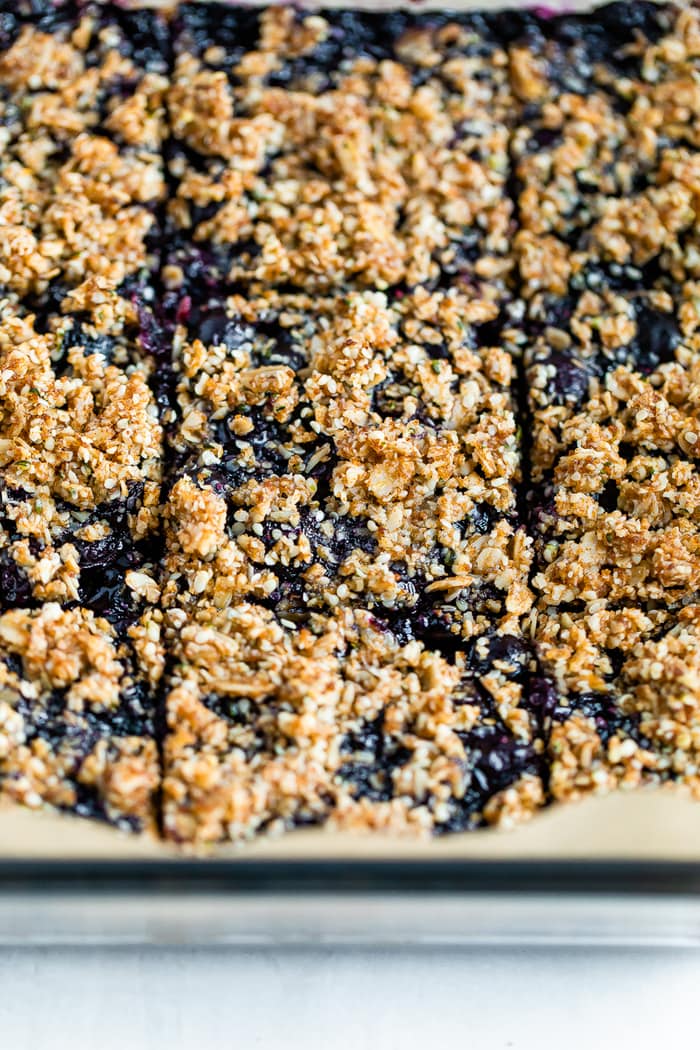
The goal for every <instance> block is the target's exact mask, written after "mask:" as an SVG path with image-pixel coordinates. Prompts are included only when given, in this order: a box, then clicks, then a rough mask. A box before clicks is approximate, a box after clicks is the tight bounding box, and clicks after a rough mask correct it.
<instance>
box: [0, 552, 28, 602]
mask: <svg viewBox="0 0 700 1050" xmlns="http://www.w3.org/2000/svg"><path fill="white" fill-rule="evenodd" d="M33 604H34V600H33V598H32V585H31V583H30V582H29V580H28V579H27V576H26V574H25V573H24V570H23V569H21V568H20V567H19V565H18V564H17V562H16V561H15V560H14V558H13V557H12V555H11V554H10V552H9V551H6V550H4V551H0V612H6V611H7V610H8V609H16V608H22V607H26V606H31V605H33Z"/></svg>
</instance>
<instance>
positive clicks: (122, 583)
mask: <svg viewBox="0 0 700 1050" xmlns="http://www.w3.org/2000/svg"><path fill="white" fill-rule="evenodd" d="M118 302H123V301H122V300H120V299H119V297H113V298H112V299H111V303H112V304H114V303H118ZM115 325H116V327H117V329H119V328H120V327H122V321H121V320H118V321H117V322H115ZM128 331H129V329H128V326H127V327H126V332H127V333H128ZM134 345H135V344H134V343H133V342H132V341H131V339H130V338H128V337H127V336H126V335H124V334H117V335H114V336H112V335H110V334H109V327H107V331H105V330H104V328H102V330H101V332H98V331H96V330H95V329H94V328H92V327H91V326H89V325H88V324H87V322H85V323H84V324H83V323H82V322H80V321H79V320H77V318H75V317H70V316H64V317H63V318H61V319H56V330H55V331H51V330H50V331H44V332H38V331H37V329H36V325H35V319H34V317H33V316H31V315H29V316H25V315H23V314H22V313H21V312H19V311H18V310H16V309H15V308H14V307H12V306H8V305H5V307H4V308H2V309H0V611H5V610H10V609H12V608H14V607H25V608H28V607H37V606H40V605H41V604H43V603H44V602H58V603H60V604H61V605H64V606H67V605H71V606H73V605H78V606H86V607H88V608H89V609H91V610H92V611H93V612H94V613H95V614H97V615H101V616H105V617H107V619H109V620H110V621H111V623H112V624H113V626H114V627H115V629H116V630H117V631H118V632H123V631H125V630H126V628H127V627H128V626H129V625H130V624H132V623H134V622H135V621H137V620H138V619H139V616H140V615H141V613H142V612H143V611H144V609H145V608H146V606H148V605H150V604H152V603H153V602H155V601H157V599H158V594H159V591H158V586H157V582H156V581H157V560H158V557H159V549H158V546H157V544H156V543H155V540H156V537H157V529H158V525H159V505H160V482H161V475H162V469H163V441H162V431H161V427H160V424H159V422H158V411H157V405H156V400H155V397H154V395H153V393H152V392H151V390H150V388H149V386H148V381H147V380H148V369H147V368H144V367H143V365H142V364H140V363H139V361H138V353H136V354H134V353H133V348H134ZM132 356H133V357H135V358H136V360H132V359H130V358H131V357H132Z"/></svg>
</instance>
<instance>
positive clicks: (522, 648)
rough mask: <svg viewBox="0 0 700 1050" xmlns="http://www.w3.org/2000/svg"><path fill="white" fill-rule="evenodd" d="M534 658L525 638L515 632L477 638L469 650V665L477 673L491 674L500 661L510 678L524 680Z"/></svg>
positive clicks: (501, 666)
mask: <svg viewBox="0 0 700 1050" xmlns="http://www.w3.org/2000/svg"><path fill="white" fill-rule="evenodd" d="M531 659H532V650H531V648H530V646H529V645H528V643H527V642H526V641H525V639H524V638H519V637H517V636H516V635H513V634H492V635H489V636H482V637H480V638H477V639H476V640H475V641H474V642H473V643H472V646H471V648H470V651H469V657H468V661H467V667H468V669H469V670H470V671H472V672H474V673H475V674H477V675H485V674H489V673H490V672H491V671H493V670H494V663H495V661H498V663H499V666H500V669H501V670H502V671H503V673H504V674H505V675H507V677H508V678H512V679H514V680H515V681H523V680H524V679H525V677H526V675H527V671H528V669H529V666H530V661H531Z"/></svg>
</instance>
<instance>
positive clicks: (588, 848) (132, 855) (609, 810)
mask: <svg viewBox="0 0 700 1050" xmlns="http://www.w3.org/2000/svg"><path fill="white" fill-rule="evenodd" d="M203 2H206V0H203ZM122 6H123V7H133V8H136V7H159V8H165V9H167V8H172V7H173V6H175V4H174V3H173V2H171V0H126V2H124V0H122ZM304 6H307V7H309V6H323V7H350V6H355V7H371V8H372V9H373V10H375V11H376V10H379V9H382V8H385V9H388V8H392V7H396V6H398V5H396V4H392V3H386V2H382V0H357V2H355V3H353V2H352V0H346V2H345V3H343V2H342V0H341V2H338V0H326V2H325V3H323V4H319V5H311V4H306V5H304ZM406 6H410V8H411V10H418V9H421V8H422V9H430V8H433V9H435V8H440V7H443V8H446V7H447V8H451V9H459V8H462V9H467V8H470V7H471V8H481V9H485V8H498V7H501V8H502V7H504V6H505V7H508V6H510V7H516V6H523V7H530V6H535V5H534V4H522V5H518V3H517V0H511V2H510V3H505V4H504V3H503V2H499V0H480V2H477V3H469V2H464V0H463V2H461V3H460V2H459V0H452V2H451V3H450V2H447V3H440V2H439V0H438V2H435V0H427V2H424V3H420V4H417V3H411V4H410V5H406ZM546 6H547V7H549V8H550V9H552V10H558V9H563V10H572V9H575V8H576V9H581V8H587V7H592V6H594V5H593V4H592V3H590V2H588V0H569V2H566V0H548V3H547V4H546ZM207 855H208V856H211V857H216V858H219V859H221V858H227V859H233V858H238V859H248V860H251V859H256V860H279V861H283V860H343V859H348V860H349V859H360V858H362V859H367V860H371V859H373V860H385V859H388V858H392V859H400V860H431V859H434V860H458V859H470V858H471V859H474V860H503V861H507V860H517V859H523V860H524V859H533V860H534V859H540V860H562V859H580V860H583V859H598V858H600V859H606V860H612V859H639V860H647V861H652V860H675V861H700V805H699V804H698V803H696V802H692V801H690V800H688V799H687V798H686V797H683V795H682V794H681V792H680V791H674V790H673V789H670V788H668V787H667V788H664V789H661V790H653V789H643V790H640V791H636V792H629V793H617V794H614V795H610V796H608V797H607V798H596V799H588V800H586V801H584V802H580V803H573V804H572V803H569V804H567V805H565V806H556V805H554V806H552V807H551V808H550V809H547V810H544V811H543V812H541V813H539V814H538V815H537V816H536V817H535V818H534V819H533V820H532V821H531V822H530V823H528V824H526V825H523V826H522V827H520V828H518V829H517V830H514V831H497V830H494V829H488V830H483V831H475V832H467V833H465V834H457V835H451V836H447V837H445V838H440V839H433V840H430V841H416V840H412V839H406V838H398V839H397V838H391V839H390V838H388V837H386V836H383V835H379V834H376V833H375V834H373V835H364V836H356V835H349V834H347V833H343V832H330V831H324V830H322V829H319V830H313V831H294V832H290V833H289V834H287V835H284V836H282V837H280V838H275V839H272V838H260V839H258V840H256V841H254V842H251V843H248V844H245V845H242V846H222V847H217V848H216V849H212V850H211V851H210V852H209V853H208V854H207ZM181 856H183V854H181V853H179V852H178V851H177V850H175V849H174V848H173V847H171V846H168V845H167V844H166V843H162V842H158V841H155V840H154V839H152V838H149V837H139V836H133V835H127V834H125V833H123V832H119V831H115V830H114V829H112V828H109V827H107V826H106V825H103V824H99V823H95V822H93V821H88V820H83V819H80V818H77V817H71V816H63V815H60V814H53V813H49V812H46V811H41V812H30V811H28V810H26V809H20V808H19V807H17V806H14V805H13V804H11V803H9V802H2V801H0V859H30V860H40V859H51V860H69V859H85V860H88V859H91V860H100V859H103V860H156V859H161V860H162V859H164V858H171V859H174V860H177V858H178V857H181Z"/></svg>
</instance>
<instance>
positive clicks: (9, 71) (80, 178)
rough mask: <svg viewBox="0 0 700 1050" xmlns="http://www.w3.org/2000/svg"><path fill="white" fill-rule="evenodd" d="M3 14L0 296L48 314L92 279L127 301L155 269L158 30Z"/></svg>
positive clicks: (162, 68)
mask: <svg viewBox="0 0 700 1050" xmlns="http://www.w3.org/2000/svg"><path fill="white" fill-rule="evenodd" d="M15 7H16V10H18V14H16V15H13V14H8V15H7V16H3V19H4V21H3V22H2V27H1V28H0V294H3V295H9V296H11V297H14V298H16V299H19V300H21V301H22V302H23V303H24V305H26V306H29V307H30V308H32V309H42V310H47V311H48V312H57V311H58V307H59V304H60V303H61V302H62V300H63V298H64V297H65V295H66V294H67V293H68V292H70V291H72V290H74V289H76V288H77V287H78V286H80V285H82V284H83V282H85V281H89V280H91V279H93V280H94V279H97V280H99V281H100V282H103V287H104V288H105V289H107V290H109V291H114V290H116V289H117V288H119V289H121V291H122V294H123V295H125V296H127V297H128V296H134V297H138V296H139V295H142V294H144V293H143V288H142V286H143V282H144V274H145V273H148V272H149V271H152V270H155V268H156V266H157V263H158V259H157V258H155V257H154V255H153V252H154V250H158V248H159V245H158V242H157V236H156V234H157V223H156V216H155V209H156V206H157V205H158V204H159V203H160V202H162V200H163V198H164V195H165V179H164V174H163V159H162V150H163V141H164V137H165V92H166V88H167V86H168V80H167V77H166V76H165V74H166V73H167V72H168V54H169V35H168V30H167V24H166V22H165V21H164V19H163V18H162V17H161V16H160V15H157V14H155V13H153V12H151V13H150V14H149V13H147V12H141V13H136V12H134V13H131V14H129V13H128V12H123V11H120V10H119V9H118V8H114V7H111V6H110V7H109V8H105V7H103V6H101V5H99V4H94V3H69V4H65V5H60V6H58V7H54V5H48V4H44V5H41V4H40V5H33V4H27V5H26V8H27V9H28V10H29V15H30V16H31V17H30V16H29V15H28V16H27V17H26V18H25V16H24V11H25V7H24V6H23V5H15ZM35 7H36V10H35V11H34V12H33V13H32V12H31V9H32V8H35Z"/></svg>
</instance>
